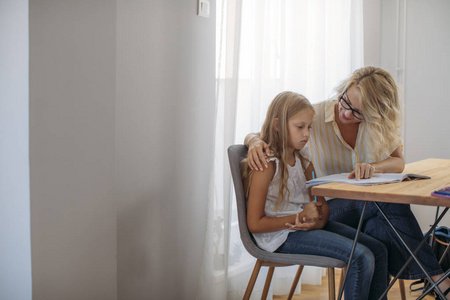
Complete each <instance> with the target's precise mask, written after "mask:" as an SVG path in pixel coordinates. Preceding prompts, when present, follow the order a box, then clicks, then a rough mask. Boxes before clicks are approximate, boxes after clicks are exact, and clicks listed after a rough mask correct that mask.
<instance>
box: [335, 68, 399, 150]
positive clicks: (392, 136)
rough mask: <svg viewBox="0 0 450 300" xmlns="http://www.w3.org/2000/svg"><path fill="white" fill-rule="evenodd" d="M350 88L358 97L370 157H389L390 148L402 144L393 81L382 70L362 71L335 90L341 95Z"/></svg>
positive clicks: (364, 69) (356, 72)
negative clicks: (352, 88) (355, 90)
mask: <svg viewBox="0 0 450 300" xmlns="http://www.w3.org/2000/svg"><path fill="white" fill-rule="evenodd" d="M351 86H355V87H356V88H357V89H358V91H359V93H360V95H361V112H362V114H363V116H364V121H363V122H364V125H365V126H367V135H368V143H369V148H370V149H371V150H370V152H371V153H370V154H372V155H375V156H378V155H381V156H390V154H391V153H390V151H391V150H392V145H397V144H399V143H400V142H401V137H400V136H401V133H400V126H401V125H400V122H401V108H400V100H399V97H398V91H397V84H396V83H395V81H394V78H392V76H391V74H389V73H388V72H387V71H385V70H383V69H381V68H375V67H364V68H361V69H358V70H356V71H354V72H353V74H352V76H351V77H350V78H349V79H348V80H346V81H344V82H343V83H342V84H341V85H340V86H338V88H337V89H336V90H337V92H338V94H342V93H344V92H345V91H347V90H348V89H349V88H350V87H351Z"/></svg>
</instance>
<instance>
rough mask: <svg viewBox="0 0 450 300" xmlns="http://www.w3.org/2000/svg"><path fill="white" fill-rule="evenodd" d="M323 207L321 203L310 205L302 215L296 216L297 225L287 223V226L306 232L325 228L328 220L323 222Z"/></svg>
mask: <svg viewBox="0 0 450 300" xmlns="http://www.w3.org/2000/svg"><path fill="white" fill-rule="evenodd" d="M322 205H323V203H321V202H311V203H309V204H308V205H307V206H306V207H305V209H304V210H303V211H302V212H301V213H298V214H297V215H296V217H295V224H290V223H286V226H288V227H289V228H290V229H295V230H304V231H308V230H313V229H320V228H323V226H325V224H326V220H325V221H324V220H323V214H322ZM300 214H301V215H302V216H301V215H300Z"/></svg>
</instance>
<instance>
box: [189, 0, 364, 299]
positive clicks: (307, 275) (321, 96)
mask: <svg viewBox="0 0 450 300" xmlns="http://www.w3.org/2000/svg"><path fill="white" fill-rule="evenodd" d="M216 7H217V47H216V49H217V75H216V77H217V81H216V82H217V86H216V93H217V94H216V101H217V103H216V122H215V149H214V167H213V170H212V171H211V186H210V198H209V199H210V201H209V206H208V215H207V218H208V225H207V233H206V243H205V247H204V257H203V266H202V276H201V278H200V283H199V289H198V297H197V298H198V299H205V300H206V299H241V298H242V296H243V294H244V291H245V288H246V286H247V283H248V279H249V278H250V274H251V271H252V269H253V265H254V262H255V261H254V259H253V258H252V257H251V256H250V255H249V254H248V253H247V252H246V250H245V249H244V247H243V245H242V244H241V241H240V237H239V230H238V225H237V218H236V210H235V207H234V205H235V199H234V194H233V193H234V191H233V190H232V184H231V177H230V170H229V166H228V159H227V153H226V150H227V148H228V146H230V145H231V144H237V143H240V144H242V143H243V141H244V137H245V135H246V134H248V133H249V132H258V131H259V130H260V127H261V125H262V123H263V121H264V117H265V113H266V110H267V107H268V105H269V103H270V102H271V101H272V99H273V98H274V97H275V95H276V94H278V93H279V92H281V91H284V90H291V91H295V92H298V93H301V94H303V95H305V96H306V97H307V98H308V99H309V100H310V101H311V102H312V103H316V102H319V101H322V100H325V99H327V98H329V97H330V96H332V94H333V88H334V87H336V86H337V85H338V84H339V82H340V81H341V80H343V79H345V78H346V77H347V76H348V75H349V74H350V73H351V72H352V71H353V70H354V69H356V68H359V67H362V66H363V22H362V0H328V1H326V0H217V3H216ZM264 269H266V268H262V271H261V273H260V275H259V277H258V281H257V283H256V285H255V288H254V291H253V294H252V299H258V298H260V295H261V291H262V286H263V284H264V278H265V274H266V270H264ZM295 270H296V269H293V268H292V267H290V268H278V269H276V272H275V276H274V280H273V284H272V288H271V290H270V293H273V294H287V293H288V290H289V286H290V283H291V282H292V279H293V277H294V274H295ZM322 274H323V272H322V270H321V269H319V268H309V269H308V270H306V271H304V274H303V275H302V279H301V280H302V283H309V284H320V279H321V276H322Z"/></svg>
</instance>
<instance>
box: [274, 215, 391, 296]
mask: <svg viewBox="0 0 450 300" xmlns="http://www.w3.org/2000/svg"><path fill="white" fill-rule="evenodd" d="M355 234H356V230H355V229H354V228H352V227H350V226H347V225H344V224H340V223H337V222H328V223H327V225H325V227H324V228H323V229H320V230H310V231H295V232H292V233H290V234H289V236H288V238H287V240H286V241H285V242H284V244H283V245H281V246H280V247H279V248H278V249H277V250H276V251H275V252H279V253H296V254H311V255H321V256H327V257H333V258H337V259H340V260H342V261H345V262H348V258H349V256H350V252H351V250H352V245H353V238H354V236H355ZM387 285H388V275H387V249H386V247H385V246H384V245H383V243H381V242H380V241H378V240H376V239H374V238H371V237H369V236H368V235H365V234H363V233H361V234H360V236H359V241H358V244H357V246H356V251H355V254H354V256H353V259H352V264H351V265H350V268H349V275H348V278H347V282H346V284H345V290H344V292H345V299H346V300H351V299H354V300H364V299H378V298H379V297H380V296H381V294H382V293H383V291H384V290H385V289H386V287H387ZM384 299H387V298H384Z"/></svg>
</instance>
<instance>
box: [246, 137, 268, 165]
mask: <svg viewBox="0 0 450 300" xmlns="http://www.w3.org/2000/svg"><path fill="white" fill-rule="evenodd" d="M264 153H265V154H266V155H267V156H270V154H271V153H270V149H269V145H267V144H266V143H265V142H264V141H263V140H261V139H260V138H259V137H258V136H256V135H255V136H254V137H252V138H251V140H250V141H249V145H248V154H247V160H248V165H249V167H250V169H252V170H255V171H258V170H259V171H263V170H264V169H263V166H264V167H265V168H267V161H266V158H265V155H264Z"/></svg>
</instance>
